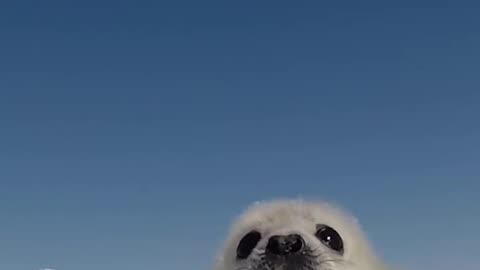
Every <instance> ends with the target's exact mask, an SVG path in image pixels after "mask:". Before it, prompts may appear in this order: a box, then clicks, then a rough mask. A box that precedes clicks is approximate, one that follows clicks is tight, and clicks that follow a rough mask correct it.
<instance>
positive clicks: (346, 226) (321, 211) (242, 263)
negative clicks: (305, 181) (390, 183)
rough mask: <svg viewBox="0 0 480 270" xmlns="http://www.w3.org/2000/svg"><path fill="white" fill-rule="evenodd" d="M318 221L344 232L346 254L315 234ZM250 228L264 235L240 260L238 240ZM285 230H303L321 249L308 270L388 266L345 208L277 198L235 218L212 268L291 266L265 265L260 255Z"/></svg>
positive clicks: (241, 269) (248, 269)
mask: <svg viewBox="0 0 480 270" xmlns="http://www.w3.org/2000/svg"><path fill="white" fill-rule="evenodd" d="M316 224H327V225H329V226H331V227H332V228H334V229H335V230H336V231H337V232H338V233H339V234H340V235H341V237H342V239H343V242H344V252H343V254H338V253H336V252H334V251H333V250H331V249H329V248H328V247H327V246H325V245H324V244H322V243H321V241H319V240H318V238H316V237H315V230H316ZM251 230H258V231H260V232H261V233H262V239H261V240H260V241H259V243H258V244H257V246H256V247H255V249H254V250H253V252H252V254H251V255H250V258H248V259H246V260H238V259H237V258H236V248H237V246H238V243H239V241H240V240H241V238H242V237H243V236H244V235H245V234H247V233H248V232H249V231H251ZM286 233H298V234H301V235H302V237H303V238H304V239H305V242H306V244H307V245H308V246H309V247H310V248H312V249H314V250H318V251H319V252H318V253H317V254H316V255H315V256H316V259H315V260H316V261H318V264H317V263H316V264H315V266H314V267H310V268H308V270H310V269H314V270H386V269H387V268H386V267H385V266H384V263H383V262H382V261H381V260H380V259H379V258H378V257H377V256H376V254H375V252H374V251H373V250H372V248H371V246H370V244H369V242H368V241H367V239H366V237H365V235H364V233H363V232H362V230H361V229H360V226H359V224H358V222H357V221H356V219H355V218H354V217H353V216H351V215H350V214H349V213H347V212H346V211H344V210H342V209H340V208H338V207H337V206H333V205H331V204H327V203H325V202H307V201H302V200H274V201H269V202H261V203H256V204H254V205H252V206H251V207H249V208H248V209H247V210H246V211H245V212H244V213H243V214H241V215H240V216H239V217H238V218H237V219H236V220H235V221H234V223H233V224H232V226H231V228H230V233H229V235H228V237H227V239H226V241H225V243H224V246H223V248H222V249H221V252H220V254H219V256H218V257H217V258H216V261H215V264H214V267H213V270H285V269H291V267H290V268H287V267H286V266H285V267H281V266H274V267H273V266H268V267H266V268H265V267H264V266H259V263H258V262H259V258H260V256H261V255H262V254H265V252H264V251H265V246H266V243H267V239H268V238H269V236H271V235H275V234H286ZM299 270H302V268H301V267H300V268H299ZM304 270H307V269H306V268H304Z"/></svg>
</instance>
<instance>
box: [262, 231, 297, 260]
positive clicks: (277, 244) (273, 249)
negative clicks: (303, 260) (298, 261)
mask: <svg viewBox="0 0 480 270" xmlns="http://www.w3.org/2000/svg"><path fill="white" fill-rule="evenodd" d="M304 246H305V242H304V240H303V238H302V237H301V236H300V235H298V234H290V235H274V236H272V237H270V239H269V240H268V244H267V247H266V248H265V249H266V250H265V251H266V252H267V253H271V254H274V255H278V256H288V255H293V254H296V253H299V252H301V251H302V250H303V248H304Z"/></svg>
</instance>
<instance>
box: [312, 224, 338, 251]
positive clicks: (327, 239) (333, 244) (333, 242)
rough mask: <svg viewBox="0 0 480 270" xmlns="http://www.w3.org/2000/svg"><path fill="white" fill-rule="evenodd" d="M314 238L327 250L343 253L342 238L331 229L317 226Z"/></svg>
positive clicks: (325, 226) (321, 225) (320, 225)
mask: <svg viewBox="0 0 480 270" xmlns="http://www.w3.org/2000/svg"><path fill="white" fill-rule="evenodd" d="M315 236H316V237H317V238H318V239H319V240H320V241H322V243H323V244H325V245H326V246H328V247H329V248H331V249H333V250H335V251H337V252H340V253H343V240H342V237H341V236H340V234H338V232H337V231H335V230H334V229H333V228H332V227H329V226H327V225H323V224H319V225H317V232H316V233H315Z"/></svg>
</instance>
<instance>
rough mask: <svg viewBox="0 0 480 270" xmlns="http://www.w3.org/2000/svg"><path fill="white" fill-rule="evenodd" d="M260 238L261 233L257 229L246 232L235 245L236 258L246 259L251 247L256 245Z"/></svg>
mask: <svg viewBox="0 0 480 270" xmlns="http://www.w3.org/2000/svg"><path fill="white" fill-rule="evenodd" d="M261 238H262V235H261V234H260V233H259V232H257V231H251V232H249V233H247V234H246V235H245V236H244V237H243V238H242V239H241V240H240V242H239V243H238V246H237V259H246V258H248V256H250V253H252V251H253V249H254V248H255V247H256V246H257V244H258V242H259V241H260V239H261Z"/></svg>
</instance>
